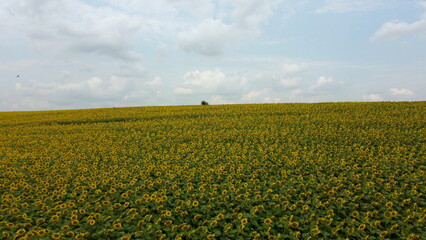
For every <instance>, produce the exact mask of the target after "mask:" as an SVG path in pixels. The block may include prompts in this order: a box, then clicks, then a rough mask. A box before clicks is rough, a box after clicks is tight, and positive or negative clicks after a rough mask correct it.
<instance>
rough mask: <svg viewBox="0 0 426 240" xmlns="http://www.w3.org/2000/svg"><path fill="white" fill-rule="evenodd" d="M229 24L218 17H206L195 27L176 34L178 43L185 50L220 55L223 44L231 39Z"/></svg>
mask: <svg viewBox="0 0 426 240" xmlns="http://www.w3.org/2000/svg"><path fill="white" fill-rule="evenodd" d="M234 38H235V34H234V31H233V29H232V28H231V26H229V25H226V24H224V23H223V22H222V21H221V20H218V19H206V20H204V21H203V22H202V23H200V25H199V26H197V27H196V28H195V29H192V30H190V31H188V32H183V33H180V34H179V35H178V45H179V47H180V48H181V49H183V50H184V51H186V52H194V53H198V54H202V55H207V56H214V55H220V54H222V52H223V48H224V47H225V45H226V44H227V43H228V42H230V41H233V40H234Z"/></svg>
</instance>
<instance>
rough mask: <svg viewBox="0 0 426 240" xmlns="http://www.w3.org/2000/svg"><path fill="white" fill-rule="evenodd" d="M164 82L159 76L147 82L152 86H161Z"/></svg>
mask: <svg viewBox="0 0 426 240" xmlns="http://www.w3.org/2000/svg"><path fill="white" fill-rule="evenodd" d="M162 83H163V81H162V80H161V78H160V77H159V76H156V77H155V78H154V79H152V81H148V82H146V84H148V85H150V86H160V85H161V84H162Z"/></svg>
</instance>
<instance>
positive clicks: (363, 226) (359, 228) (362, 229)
mask: <svg viewBox="0 0 426 240" xmlns="http://www.w3.org/2000/svg"><path fill="white" fill-rule="evenodd" d="M365 228H366V225H365V224H364V223H363V224H361V225H359V227H358V230H360V231H364V229H365Z"/></svg>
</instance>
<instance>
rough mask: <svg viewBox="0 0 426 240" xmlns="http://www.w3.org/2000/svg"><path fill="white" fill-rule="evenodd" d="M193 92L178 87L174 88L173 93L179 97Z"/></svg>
mask: <svg viewBox="0 0 426 240" xmlns="http://www.w3.org/2000/svg"><path fill="white" fill-rule="evenodd" d="M193 92H194V91H193V90H192V89H190V88H183V87H178V88H175V90H174V93H176V94H180V95H187V94H191V93H193Z"/></svg>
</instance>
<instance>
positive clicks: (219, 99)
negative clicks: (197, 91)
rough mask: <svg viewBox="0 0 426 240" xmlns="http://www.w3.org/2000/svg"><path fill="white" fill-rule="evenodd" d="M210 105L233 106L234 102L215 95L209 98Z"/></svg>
mask: <svg viewBox="0 0 426 240" xmlns="http://www.w3.org/2000/svg"><path fill="white" fill-rule="evenodd" d="M211 103H212V104H233V103H234V102H232V101H229V100H226V99H225V98H224V97H223V96H220V95H215V96H213V97H211Z"/></svg>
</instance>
